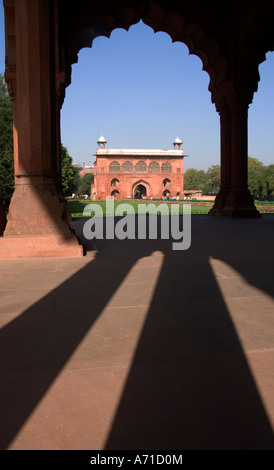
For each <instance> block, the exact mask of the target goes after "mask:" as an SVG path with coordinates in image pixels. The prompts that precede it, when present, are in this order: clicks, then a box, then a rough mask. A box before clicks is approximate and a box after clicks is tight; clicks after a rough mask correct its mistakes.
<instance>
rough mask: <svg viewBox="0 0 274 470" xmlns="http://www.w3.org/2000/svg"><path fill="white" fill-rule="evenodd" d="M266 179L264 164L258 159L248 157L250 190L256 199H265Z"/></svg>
mask: <svg viewBox="0 0 274 470" xmlns="http://www.w3.org/2000/svg"><path fill="white" fill-rule="evenodd" d="M264 177H265V167H264V165H263V163H262V162H260V161H259V160H258V159H257V158H253V157H248V189H249V192H250V194H251V196H252V197H254V199H259V200H262V199H265V197H264V196H266V194H265V195H264ZM266 192H267V191H266Z"/></svg>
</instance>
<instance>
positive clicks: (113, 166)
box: [109, 162, 120, 173]
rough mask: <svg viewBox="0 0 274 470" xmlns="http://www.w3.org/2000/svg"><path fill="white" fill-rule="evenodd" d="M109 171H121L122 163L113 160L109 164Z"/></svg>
mask: <svg viewBox="0 0 274 470" xmlns="http://www.w3.org/2000/svg"><path fill="white" fill-rule="evenodd" d="M109 172H110V173H119V172H120V163H118V162H111V164H110V165H109Z"/></svg>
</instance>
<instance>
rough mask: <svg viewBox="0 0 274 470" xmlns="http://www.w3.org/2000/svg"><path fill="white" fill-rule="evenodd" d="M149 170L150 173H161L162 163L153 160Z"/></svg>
mask: <svg viewBox="0 0 274 470" xmlns="http://www.w3.org/2000/svg"><path fill="white" fill-rule="evenodd" d="M149 171H150V173H159V171H160V165H159V163H157V162H151V163H150V164H149Z"/></svg>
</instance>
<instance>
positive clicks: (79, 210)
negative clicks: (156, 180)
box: [67, 199, 274, 217]
mask: <svg viewBox="0 0 274 470" xmlns="http://www.w3.org/2000/svg"><path fill="white" fill-rule="evenodd" d="M91 203H94V204H96V205H99V206H100V207H101V208H102V211H103V215H104V216H105V215H106V201H94V202H93V201H89V200H86V201H75V200H74V201H67V208H68V211H69V212H70V214H71V216H72V217H83V210H84V208H85V207H86V206H87V205H88V204H91ZM125 203H127V204H130V205H131V206H132V207H133V208H134V211H135V214H137V213H138V204H150V203H152V204H155V205H156V207H158V205H159V206H160V205H161V204H164V203H165V202H162V203H160V202H159V201H149V200H147V201H136V200H134V201H131V200H128V199H127V200H122V201H114V209H116V207H117V206H118V205H120V204H125ZM255 203H256V207H257V208H258V210H259V211H260V212H261V213H262V214H274V202H273V201H271V202H267V203H265V202H263V203H262V202H260V201H256V202H255ZM177 204H178V203H177ZM184 204H191V214H193V215H202V214H208V212H209V210H210V209H211V207H212V206H213V202H204V201H203V202H197V201H195V202H194V201H193V202H191V201H187V202H180V203H179V212H180V214H183V206H184ZM170 206H171V204H170V203H168V207H169V208H170ZM86 217H90V214H87V215H86Z"/></svg>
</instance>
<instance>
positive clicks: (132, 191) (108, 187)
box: [92, 136, 187, 199]
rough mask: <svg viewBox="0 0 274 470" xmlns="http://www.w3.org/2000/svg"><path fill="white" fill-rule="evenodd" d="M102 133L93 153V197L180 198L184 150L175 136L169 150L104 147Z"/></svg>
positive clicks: (182, 184) (181, 196) (182, 194)
mask: <svg viewBox="0 0 274 470" xmlns="http://www.w3.org/2000/svg"><path fill="white" fill-rule="evenodd" d="M106 143H107V141H106V140H105V138H104V137H103V136H101V137H100V139H99V140H98V148H97V150H96V153H95V157H96V161H95V164H94V185H93V187H92V199H105V198H106V197H107V196H114V197H115V198H117V199H127V198H149V199H150V198H155V199H160V198H162V197H168V198H172V199H173V198H180V199H181V198H183V196H184V175H183V173H184V157H186V156H187V155H184V151H183V149H182V141H181V140H180V139H179V138H178V137H177V138H176V139H175V141H174V142H173V146H174V148H173V149H172V150H159V149H107V148H106Z"/></svg>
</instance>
